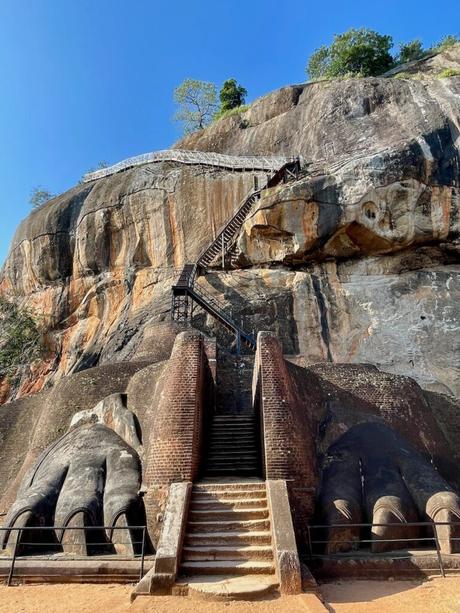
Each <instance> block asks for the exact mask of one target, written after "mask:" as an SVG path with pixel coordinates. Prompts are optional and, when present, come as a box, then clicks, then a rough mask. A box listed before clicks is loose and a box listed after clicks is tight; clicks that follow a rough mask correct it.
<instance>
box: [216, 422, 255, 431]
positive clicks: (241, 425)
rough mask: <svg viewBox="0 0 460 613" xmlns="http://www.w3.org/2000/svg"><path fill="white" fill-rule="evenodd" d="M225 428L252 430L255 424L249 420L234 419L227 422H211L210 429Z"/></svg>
mask: <svg viewBox="0 0 460 613" xmlns="http://www.w3.org/2000/svg"><path fill="white" fill-rule="evenodd" d="M227 428H230V429H232V430H238V432H240V431H241V430H253V429H254V428H255V424H254V423H251V422H248V423H246V422H244V421H243V422H235V421H229V422H225V421H219V422H217V423H216V422H213V424H212V426H211V429H212V430H227Z"/></svg>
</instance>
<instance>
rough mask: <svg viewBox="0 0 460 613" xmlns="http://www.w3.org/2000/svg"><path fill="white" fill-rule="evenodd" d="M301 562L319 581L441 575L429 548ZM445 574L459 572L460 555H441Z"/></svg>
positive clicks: (348, 554)
mask: <svg viewBox="0 0 460 613" xmlns="http://www.w3.org/2000/svg"><path fill="white" fill-rule="evenodd" d="M305 563H306V564H307V565H308V568H309V569H310V570H311V571H312V573H313V575H314V577H315V578H316V579H318V580H319V581H335V580H338V579H340V580H342V579H399V580H400V579H425V578H427V577H434V576H439V575H441V570H440V567H439V561H438V556H437V554H436V551H433V550H420V549H419V550H401V551H398V552H394V551H393V552H389V553H381V554H376V553H371V552H370V551H366V550H364V551H358V552H356V551H355V552H353V553H346V554H336V555H330V556H324V557H317V558H313V559H311V560H310V559H305ZM442 563H443V566H444V571H445V574H446V575H460V554H443V555H442Z"/></svg>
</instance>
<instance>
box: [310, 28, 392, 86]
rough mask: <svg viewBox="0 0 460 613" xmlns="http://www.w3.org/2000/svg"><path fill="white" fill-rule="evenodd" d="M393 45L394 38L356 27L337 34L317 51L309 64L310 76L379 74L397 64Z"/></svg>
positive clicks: (331, 76)
mask: <svg viewBox="0 0 460 613" xmlns="http://www.w3.org/2000/svg"><path fill="white" fill-rule="evenodd" d="M392 45H393V39H392V37H391V36H386V35H383V34H379V33H378V32H375V31H374V30H368V29H366V28H360V29H359V30H356V29H353V28H352V29H350V30H348V31H347V32H345V33H344V34H336V35H335V36H334V40H333V42H332V44H331V45H330V46H329V47H326V46H323V47H320V48H319V49H318V50H317V51H315V53H313V55H312V56H311V57H310V59H309V61H308V65H307V73H308V75H309V77H310V78H311V79H320V78H323V77H326V78H334V77H343V76H348V75H350V76H353V75H360V76H363V77H369V76H375V75H379V74H382V73H383V72H385V71H386V70H389V69H390V68H391V67H392V66H393V64H394V60H393V57H392V56H391V54H390V49H391V47H392Z"/></svg>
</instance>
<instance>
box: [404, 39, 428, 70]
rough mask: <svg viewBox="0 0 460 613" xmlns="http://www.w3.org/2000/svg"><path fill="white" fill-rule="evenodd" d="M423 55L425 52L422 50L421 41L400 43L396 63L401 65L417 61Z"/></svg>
mask: <svg viewBox="0 0 460 613" xmlns="http://www.w3.org/2000/svg"><path fill="white" fill-rule="evenodd" d="M424 55H426V51H425V49H424V48H423V45H422V41H421V40H420V39H419V38H416V39H415V40H412V41H410V42H409V43H401V44H400V45H399V55H398V61H399V63H401V64H405V63H406V62H413V61H414V60H419V59H420V58H422V57H423V56H424Z"/></svg>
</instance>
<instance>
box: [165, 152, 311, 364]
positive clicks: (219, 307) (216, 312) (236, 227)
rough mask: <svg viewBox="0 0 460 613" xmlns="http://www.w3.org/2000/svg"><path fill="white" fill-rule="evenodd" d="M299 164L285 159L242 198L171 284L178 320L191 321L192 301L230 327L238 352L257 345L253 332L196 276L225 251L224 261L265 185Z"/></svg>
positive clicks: (294, 170)
mask: <svg viewBox="0 0 460 613" xmlns="http://www.w3.org/2000/svg"><path fill="white" fill-rule="evenodd" d="M299 168H300V161H299V159H298V158H295V159H291V160H289V161H288V162H286V163H284V164H283V165H282V166H281V168H279V169H278V170H277V171H276V172H275V173H274V174H273V175H272V176H271V177H270V178H269V179H268V181H267V184H266V185H265V186H264V187H263V188H262V189H256V190H253V191H251V192H250V194H249V195H248V196H247V197H246V198H245V199H244V200H243V203H242V204H241V206H240V207H239V209H238V210H237V211H236V213H235V214H234V215H233V217H232V218H231V219H230V220H229V221H228V222H227V223H226V224H225V225H224V227H223V228H222V229H221V230H220V232H219V233H218V234H217V236H216V238H215V239H214V240H213V241H212V243H211V244H210V245H208V247H206V249H205V250H204V251H203V252H202V253H201V254H200V256H199V257H198V260H197V261H196V262H195V263H194V264H185V265H184V267H183V269H182V271H181V272H180V275H179V278H178V279H177V281H176V283H175V284H174V285H173V286H172V305H171V316H172V319H174V320H176V321H182V322H185V321H189V320H190V319H191V317H192V314H193V303H195V304H196V305H198V306H199V307H201V308H202V309H204V310H205V311H206V312H207V313H209V314H210V315H212V316H213V317H214V318H215V319H216V320H217V321H219V322H220V323H221V324H222V325H223V326H224V327H225V328H226V329H227V330H229V331H231V332H232V333H233V334H234V335H235V338H236V349H237V353H238V354H239V353H240V349H241V345H242V344H244V345H246V346H247V347H249V348H250V349H252V350H254V351H255V349H256V339H255V337H254V336H253V335H251V334H249V333H248V332H246V331H245V330H243V328H242V326H240V325H238V324H237V322H236V321H235V320H234V319H233V318H232V316H231V315H230V314H229V313H228V309H227V307H226V305H225V304H224V303H223V302H221V301H219V300H218V299H217V298H216V297H215V296H213V295H212V294H210V293H209V292H207V291H206V290H204V288H202V287H201V286H198V285H196V284H195V280H196V278H197V276H199V275H202V274H205V273H206V271H207V269H208V268H209V266H210V265H211V264H212V262H213V261H214V260H215V258H216V257H217V256H218V255H219V254H221V255H222V265H223V266H224V264H225V254H226V253H227V251H228V249H229V247H230V246H231V245H232V244H233V242H234V239H235V237H236V235H237V234H238V232H239V231H240V230H241V227H242V225H243V223H244V221H245V219H246V218H247V216H248V214H249V212H250V211H251V210H252V208H253V206H254V204H255V203H256V202H257V200H259V199H260V197H261V192H262V191H263V190H264V189H267V188H269V187H273V186H274V185H277V184H278V183H281V182H282V181H284V182H286V181H288V180H289V179H293V178H297V176H298V171H299Z"/></svg>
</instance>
